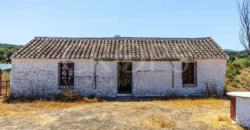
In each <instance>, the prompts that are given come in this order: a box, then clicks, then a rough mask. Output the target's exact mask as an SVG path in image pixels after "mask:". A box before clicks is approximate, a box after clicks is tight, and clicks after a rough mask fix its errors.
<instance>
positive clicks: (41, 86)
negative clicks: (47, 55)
mask: <svg viewBox="0 0 250 130" xmlns="http://www.w3.org/2000/svg"><path fill="white" fill-rule="evenodd" d="M59 61H63V60H61V59H51V60H45V59H39V60H34V59H25V60H22V59H13V60H12V65H13V66H12V70H11V73H10V75H11V90H12V93H13V94H15V95H17V96H22V95H25V96H35V95H37V94H38V95H40V96H51V95H52V94H55V93H57V92H59V91H60V89H58V88H59V86H58V62H59ZM70 61H73V62H74V65H75V82H74V90H76V91H79V92H81V94H82V95H85V96H89V95H96V96H109V97H114V96H116V88H117V87H116V86H117V82H116V79H117V69H116V66H117V64H116V63H115V62H108V61H107V62H102V61H99V62H98V64H97V66H96V83H97V84H96V86H95V84H94V78H93V77H94V68H93V67H94V64H95V63H94V61H93V60H70Z"/></svg>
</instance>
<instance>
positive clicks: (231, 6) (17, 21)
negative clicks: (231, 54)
mask: <svg viewBox="0 0 250 130" xmlns="http://www.w3.org/2000/svg"><path fill="white" fill-rule="evenodd" d="M0 3H1V4H0V18H1V19H0V43H10V44H19V45H24V44H26V43H27V42H29V41H30V40H31V39H32V38H33V37H35V36H53V37H113V36H114V35H116V34H119V35H121V36H134V37H137V36H138V37H208V36H209V37H213V39H214V40H215V41H216V42H217V43H218V44H219V45H220V46H221V47H222V48H224V49H234V50H242V49H243V47H242V45H241V44H240V42H239V40H238V32H239V18H238V12H237V8H236V0H206V1H205V0H88V1H84V0H67V1H66V0H65V1H63V0H42V1H35V0H30V1H29V0H11V1H10V0H5V1H4V0H1V1H0Z"/></svg>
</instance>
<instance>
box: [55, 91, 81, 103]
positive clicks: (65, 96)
mask: <svg viewBox="0 0 250 130" xmlns="http://www.w3.org/2000/svg"><path fill="white" fill-rule="evenodd" d="M82 99H83V97H82V96H81V94H80V92H78V91H65V92H59V93H57V94H55V95H53V97H52V100H54V101H62V102H75V101H79V100H82Z"/></svg>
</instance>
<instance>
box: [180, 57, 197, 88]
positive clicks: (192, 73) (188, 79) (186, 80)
mask: <svg viewBox="0 0 250 130" xmlns="http://www.w3.org/2000/svg"><path fill="white" fill-rule="evenodd" d="M182 84H183V87H196V84H197V62H196V61H183V62H182Z"/></svg>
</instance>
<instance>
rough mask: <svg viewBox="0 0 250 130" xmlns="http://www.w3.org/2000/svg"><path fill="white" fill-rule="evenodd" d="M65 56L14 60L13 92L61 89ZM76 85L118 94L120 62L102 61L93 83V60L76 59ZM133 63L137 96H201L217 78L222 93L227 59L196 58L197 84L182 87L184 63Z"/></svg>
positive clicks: (83, 89) (101, 93)
mask: <svg viewBox="0 0 250 130" xmlns="http://www.w3.org/2000/svg"><path fill="white" fill-rule="evenodd" d="M59 61H62V59H12V70H11V89H12V93H13V94H14V95H17V96H18V95H26V96H29V95H34V94H40V95H45V96H51V95H52V94H54V93H57V92H58V91H60V90H59V89H58V87H59V86H58V62H59ZM70 61H73V62H74V63H75V83H74V88H75V90H76V91H80V92H81V93H82V95H84V96H88V95H96V96H107V97H115V96H116V95H117V62H114V61H99V62H98V64H97V69H96V70H97V73H96V76H97V85H96V89H95V85H94V78H93V77H94V71H93V67H94V64H95V63H94V61H93V60H82V59H74V60H70ZM172 63H173V65H174V72H175V73H174V86H172V69H173V67H172V65H171V64H170V62H168V61H154V62H150V61H143V62H140V61H136V62H133V67H132V68H133V95H134V96H201V95H202V91H203V90H204V82H206V81H208V82H212V80H215V81H216V83H217V85H218V87H219V88H218V90H219V92H220V93H223V90H224V78H225V73H226V60H197V65H198V68H197V77H198V78H197V87H191V88H183V87H182V75H181V68H182V67H181V65H182V64H181V62H180V61H178V62H177V61H173V62H172Z"/></svg>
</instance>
